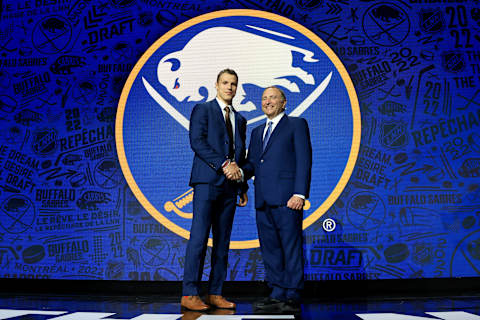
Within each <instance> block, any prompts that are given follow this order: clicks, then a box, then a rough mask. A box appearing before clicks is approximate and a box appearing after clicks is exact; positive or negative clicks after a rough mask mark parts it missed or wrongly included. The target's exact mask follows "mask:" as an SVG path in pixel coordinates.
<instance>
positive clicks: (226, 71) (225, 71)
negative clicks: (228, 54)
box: [217, 68, 238, 83]
mask: <svg viewBox="0 0 480 320" xmlns="http://www.w3.org/2000/svg"><path fill="white" fill-rule="evenodd" d="M224 73H228V74H231V75H234V76H235V78H237V81H238V75H237V73H236V72H235V70H232V69H229V68H227V69H223V70H222V71H220V72H219V73H218V75H217V83H218V81H219V80H220V76H221V75H222V74H224Z"/></svg>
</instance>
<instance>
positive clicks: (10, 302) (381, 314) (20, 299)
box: [0, 293, 480, 320]
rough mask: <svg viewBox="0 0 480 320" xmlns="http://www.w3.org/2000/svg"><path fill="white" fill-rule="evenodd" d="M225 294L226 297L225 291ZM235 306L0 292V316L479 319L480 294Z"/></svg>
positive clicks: (59, 319)
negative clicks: (279, 309) (292, 311)
mask: <svg viewBox="0 0 480 320" xmlns="http://www.w3.org/2000/svg"><path fill="white" fill-rule="evenodd" d="M229 298H230V297H229ZM232 300H234V301H235V302H236V303H237V305H238V306H237V309H236V310H235V311H229V310H213V311H211V312H206V313H199V312H183V311H181V309H180V303H179V298H178V297H164V296H157V295H142V296H136V295H134V294H132V295H39V294H31V295H30V294H18V293H15V294H8V293H2V294H0V309H1V310H0V320H3V319H13V318H15V320H26V319H29V320H36V319H38V320H42V319H45V320H46V319H49V320H51V319H55V320H97V319H135V320H167V319H168V320H173V319H183V320H192V319H200V320H215V319H229V320H240V319H251V320H252V319H305V320H306V319H332V320H333V319H334V320H350V319H352V320H354V319H357V320H358V319H367V320H428V319H431V320H433V319H444V320H480V294H479V295H478V296H462V297H429V298H415V297H403V298H389V299H382V298H365V299H363V300H342V299H337V300H336V301H334V300H331V301H322V300H316V299H312V298H309V299H305V300H304V302H303V304H302V312H301V314H298V315H289V314H284V315H280V314H273V313H271V314H269V315H264V314H263V315H261V314H255V312H253V308H252V305H253V302H254V301H255V300H254V298H248V297H237V298H235V297H233V299H232Z"/></svg>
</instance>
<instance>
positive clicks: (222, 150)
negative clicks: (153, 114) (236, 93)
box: [189, 100, 247, 186]
mask: <svg viewBox="0 0 480 320" xmlns="http://www.w3.org/2000/svg"><path fill="white" fill-rule="evenodd" d="M232 109H233V108H232ZM233 112H234V114H235V161H236V162H237V164H238V165H239V166H240V167H242V166H243V165H244V164H245V136H246V128H247V121H246V120H245V118H244V117H243V116H241V115H240V114H239V113H238V112H236V111H235V110H233ZM189 136H190V146H191V147H192V149H193V151H194V152H195V156H194V158H193V166H192V172H191V175H190V186H194V185H195V184H198V183H206V184H210V185H213V186H221V185H222V184H223V182H224V181H225V179H226V178H225V175H224V174H223V170H222V164H223V163H224V162H225V160H226V159H227V158H228V133H227V129H226V127H225V118H224V117H223V113H222V111H221V110H220V106H219V105H218V102H217V100H212V101H209V102H206V103H201V104H197V105H196V106H195V107H194V108H193V110H192V115H191V117H190V131H189Z"/></svg>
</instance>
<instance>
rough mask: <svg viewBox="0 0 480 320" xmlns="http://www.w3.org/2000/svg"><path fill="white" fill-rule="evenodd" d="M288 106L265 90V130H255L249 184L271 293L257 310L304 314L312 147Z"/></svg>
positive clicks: (302, 123) (303, 124)
mask: <svg viewBox="0 0 480 320" xmlns="http://www.w3.org/2000/svg"><path fill="white" fill-rule="evenodd" d="M286 103H287V100H286V98H285V94H284V93H283V91H282V90H281V89H279V88H277V87H269V88H267V89H265V91H264V92H263V95H262V110H263V112H264V113H265V115H266V116H267V121H266V123H265V124H263V125H260V126H258V127H256V128H255V129H253V131H252V135H251V139H250V146H249V149H248V156H247V165H246V166H244V167H243V172H244V174H245V178H247V179H248V178H249V177H250V176H253V175H254V176H255V180H254V185H255V208H256V219H257V229H258V236H259V239H260V248H261V251H262V257H263V263H264V265H265V271H266V281H267V283H268V285H269V286H270V287H271V288H272V292H271V294H270V296H269V297H268V298H266V299H264V300H262V301H260V302H258V303H257V304H256V308H257V309H260V310H263V311H277V310H280V311H285V312H296V311H299V310H300V290H301V289H302V288H303V241H302V222H303V205H304V204H305V199H306V198H308V196H309V190H310V180H311V166H312V146H311V142H310V133H309V129H308V125H307V122H306V121H305V119H303V118H297V117H288V116H287V115H286V114H285V105H286Z"/></svg>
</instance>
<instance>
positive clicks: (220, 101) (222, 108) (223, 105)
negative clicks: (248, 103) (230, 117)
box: [215, 97, 233, 112]
mask: <svg viewBox="0 0 480 320" xmlns="http://www.w3.org/2000/svg"><path fill="white" fill-rule="evenodd" d="M215 99H216V100H217V103H218V105H219V106H220V109H221V110H222V111H223V112H225V110H224V109H225V107H226V106H229V107H230V111H233V108H232V106H231V105H229V104H228V105H227V104H226V103H225V102H223V101H222V100H220V99H219V98H218V97H215Z"/></svg>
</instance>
